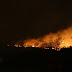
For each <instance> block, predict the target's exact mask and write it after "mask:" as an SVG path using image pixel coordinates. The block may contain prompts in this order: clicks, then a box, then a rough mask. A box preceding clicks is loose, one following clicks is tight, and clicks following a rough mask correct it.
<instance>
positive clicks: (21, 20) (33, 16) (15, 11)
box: [0, 0, 72, 41]
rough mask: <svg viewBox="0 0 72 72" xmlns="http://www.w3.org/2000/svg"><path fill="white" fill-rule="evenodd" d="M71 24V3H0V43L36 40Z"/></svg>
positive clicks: (5, 0) (3, 0) (3, 1)
mask: <svg viewBox="0 0 72 72" xmlns="http://www.w3.org/2000/svg"><path fill="white" fill-rule="evenodd" d="M71 24H72V3H68V2H39V1H36V2H33V1H29V2H28V1H27V2H24V1H23V2H22V1H17V2H14V1H12V2H9V1H8V0H1V1H0V41H1V40H18V39H22V38H23V39H25V38H30V37H31V38H37V37H40V36H43V35H45V34H48V33H49V32H56V31H58V30H60V29H64V28H66V27H68V26H69V25H71Z"/></svg>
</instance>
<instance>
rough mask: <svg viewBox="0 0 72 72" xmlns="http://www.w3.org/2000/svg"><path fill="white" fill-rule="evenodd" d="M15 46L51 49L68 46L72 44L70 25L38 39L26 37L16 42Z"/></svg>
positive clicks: (71, 28)
mask: <svg viewBox="0 0 72 72" xmlns="http://www.w3.org/2000/svg"><path fill="white" fill-rule="evenodd" d="M15 46H16V47H17V46H20V47H21V46H23V47H42V48H49V47H52V48H53V49H57V48H58V49H59V50H60V49H61V48H68V47H70V46H72V27H68V28H66V29H64V30H60V31H58V32H56V33H49V34H48V35H44V36H43V37H40V38H38V39H27V40H24V41H23V42H22V43H20V41H19V42H17V43H16V44H15Z"/></svg>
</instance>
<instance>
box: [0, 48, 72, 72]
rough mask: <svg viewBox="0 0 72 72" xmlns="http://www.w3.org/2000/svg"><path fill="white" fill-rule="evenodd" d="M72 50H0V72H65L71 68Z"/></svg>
mask: <svg viewBox="0 0 72 72" xmlns="http://www.w3.org/2000/svg"><path fill="white" fill-rule="evenodd" d="M71 58H72V49H71V48H70V49H62V50H61V51H55V50H51V49H50V50H43V49H36V48H14V47H12V48H11V47H5V48H0V72H5V71H7V72H42V71H43V72H53V71H54V72H65V71H67V70H68V71H69V70H70V68H71V65H72V64H71V61H72V60H71Z"/></svg>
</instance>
